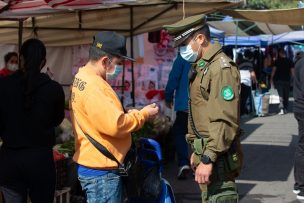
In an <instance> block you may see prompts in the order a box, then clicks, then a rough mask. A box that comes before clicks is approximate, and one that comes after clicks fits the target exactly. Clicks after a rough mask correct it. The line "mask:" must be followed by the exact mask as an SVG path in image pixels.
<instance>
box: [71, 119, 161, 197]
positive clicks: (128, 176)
mask: <svg viewBox="0 0 304 203" xmlns="http://www.w3.org/2000/svg"><path fill="white" fill-rule="evenodd" d="M74 116H75V115H74ZM75 120H76V122H77V124H78V126H79V128H80V129H81V127H80V125H79V123H78V121H77V119H76V118H75ZM81 131H82V133H83V134H84V135H85V136H86V137H87V139H88V140H89V141H90V142H91V143H92V144H93V145H94V147H95V148H96V149H98V151H99V152H100V153H102V154H103V155H104V156H106V157H107V158H109V159H111V160H113V161H115V162H116V163H117V165H118V169H114V170H117V172H118V174H119V175H120V176H122V178H123V182H124V186H125V190H126V195H127V197H128V198H137V199H138V198H139V199H142V200H158V199H159V198H160V195H161V176H160V172H159V166H156V167H152V168H150V169H149V170H145V167H144V166H143V164H142V163H139V160H138V156H137V150H136V146H135V144H134V143H133V142H132V145H131V148H130V149H129V151H128V152H127V154H126V156H125V159H124V161H123V163H122V164H121V163H120V162H119V161H118V160H117V159H116V158H115V157H114V155H113V154H112V153H111V152H109V150H108V149H107V148H106V147H105V146H103V145H102V144H101V143H99V142H97V141H96V140H95V139H94V138H92V137H91V136H90V135H88V134H87V133H85V132H84V131H83V130H82V129H81Z"/></svg>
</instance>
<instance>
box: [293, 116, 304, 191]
mask: <svg viewBox="0 0 304 203" xmlns="http://www.w3.org/2000/svg"><path fill="white" fill-rule="evenodd" d="M294 115H295V118H296V119H297V121H298V130H299V141H298V146H297V148H296V154H295V162H294V177H295V189H300V190H301V191H302V192H304V113H294Z"/></svg>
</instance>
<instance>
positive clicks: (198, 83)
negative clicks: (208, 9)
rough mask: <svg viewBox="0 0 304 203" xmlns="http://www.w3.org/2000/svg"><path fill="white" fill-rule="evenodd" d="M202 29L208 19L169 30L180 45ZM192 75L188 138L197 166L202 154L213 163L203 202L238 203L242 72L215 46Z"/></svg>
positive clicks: (192, 20)
mask: <svg viewBox="0 0 304 203" xmlns="http://www.w3.org/2000/svg"><path fill="white" fill-rule="evenodd" d="M204 24H205V17H204V16H203V15H198V16H193V17H190V18H187V19H185V20H182V21H180V22H177V23H175V24H173V25H169V26H166V27H165V28H167V29H168V31H169V33H171V34H173V35H174V36H175V38H174V40H175V44H177V45H178V44H181V43H183V41H185V38H187V35H190V36H191V32H195V31H196V30H199V29H200V28H202V26H204ZM193 28H194V29H193ZM189 32H190V33H189ZM191 71H192V72H195V73H196V74H195V77H193V78H192V79H190V85H189V94H190V98H189V122H188V134H187V137H186V139H187V141H188V143H190V144H191V145H192V147H193V150H194V152H195V155H196V156H195V164H197V165H198V164H199V163H200V162H201V156H203V155H205V156H208V157H209V158H210V160H211V161H212V162H213V171H212V175H211V177H210V180H211V183H210V184H209V185H208V186H207V185H200V188H201V190H202V198H203V202H206V201H209V202H227V203H230V202H231V203H232V202H233V203H234V202H237V201H238V200H237V197H236V196H237V193H236V187H235V184H234V179H235V177H236V176H238V174H239V172H240V168H241V164H242V152H241V147H240V140H239V135H240V126H239V123H240V113H239V103H240V98H239V96H240V73H239V70H238V68H237V66H236V65H235V63H234V62H233V61H232V60H231V59H230V58H228V57H227V56H226V55H225V54H224V53H223V52H222V47H221V46H220V44H218V43H214V44H211V45H210V48H209V49H208V50H207V51H206V52H204V53H203V56H202V58H201V59H200V60H198V61H197V62H196V63H195V64H193V65H192V70H191ZM220 193H221V194H220ZM227 194H228V195H227ZM225 195H226V196H225ZM229 195H230V196H229Z"/></svg>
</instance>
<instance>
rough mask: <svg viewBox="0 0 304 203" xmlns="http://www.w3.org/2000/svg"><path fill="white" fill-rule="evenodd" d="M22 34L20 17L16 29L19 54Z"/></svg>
mask: <svg viewBox="0 0 304 203" xmlns="http://www.w3.org/2000/svg"><path fill="white" fill-rule="evenodd" d="M22 34H23V20H22V19H20V20H19V29H18V52H19V54H20V50H21V45H22ZM19 62H20V61H19ZM19 64H20V63H19Z"/></svg>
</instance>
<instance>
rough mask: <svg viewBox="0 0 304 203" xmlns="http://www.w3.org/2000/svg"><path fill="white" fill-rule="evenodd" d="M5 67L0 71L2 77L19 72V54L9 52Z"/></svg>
mask: <svg viewBox="0 0 304 203" xmlns="http://www.w3.org/2000/svg"><path fill="white" fill-rule="evenodd" d="M4 63H5V66H4V67H3V68H2V69H1V70H0V77H4V76H8V75H11V74H13V73H14V72H15V71H17V70H18V54H17V53H16V52H9V53H7V54H6V55H5V56H4Z"/></svg>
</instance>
